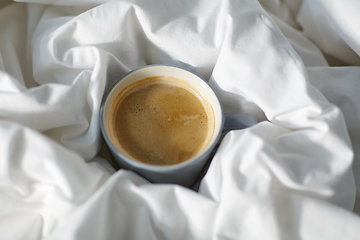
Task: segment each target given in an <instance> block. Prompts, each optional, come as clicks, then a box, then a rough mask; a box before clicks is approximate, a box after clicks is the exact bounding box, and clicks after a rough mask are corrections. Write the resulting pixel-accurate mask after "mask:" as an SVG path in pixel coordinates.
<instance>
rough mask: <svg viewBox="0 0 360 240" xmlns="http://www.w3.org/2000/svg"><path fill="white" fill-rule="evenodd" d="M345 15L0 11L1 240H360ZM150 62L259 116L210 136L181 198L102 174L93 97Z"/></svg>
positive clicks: (200, 9) (339, 8) (331, 4)
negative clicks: (209, 150) (206, 156)
mask: <svg viewBox="0 0 360 240" xmlns="http://www.w3.org/2000/svg"><path fill="white" fill-rule="evenodd" d="M46 4H48V5H46ZM3 5H5V3H3ZM359 12H360V2H359V1H357V0H326V1H325V0H282V1H280V0H261V1H260V2H258V1H256V0H238V1H233V0H212V1H206V0H197V1H194V0H182V1H165V0H164V1H161V0H137V1H136V0H118V1H106V0H91V1H87V0H18V2H15V3H11V4H9V5H6V6H2V8H1V9H0V239H219V240H220V239H267V240H270V239H316V240H318V239H327V240H328V239H334V240H338V239H359V237H360V218H359V215H358V214H359V213H360V209H359V208H360V198H358V199H357V198H356V195H357V194H358V196H359V195H360V94H359V93H360V68H359V67H358V66H359V65H360V64H359V63H360V58H359V54H360V33H359V31H358V25H359V24H360V15H359V14H358V13H359ZM154 63H164V64H170V65H174V66H179V67H183V68H186V69H188V70H191V71H193V72H195V73H196V74H198V75H200V76H201V77H203V78H204V79H206V80H207V81H209V83H210V85H211V86H212V87H213V88H214V89H215V91H216V92H217V94H218V96H219V98H220V100H221V102H222V104H223V108H224V110H225V112H239V113H247V114H251V115H253V116H255V117H257V118H258V120H259V121H260V122H259V124H257V125H255V126H253V127H251V128H249V129H244V130H239V131H233V132H230V133H228V134H227V135H226V136H225V138H224V139H223V141H222V143H221V145H220V147H219V149H218V151H217V153H216V154H215V156H214V158H213V160H212V162H211V164H210V166H209V169H208V171H207V173H206V175H205V177H204V178H203V179H202V181H201V182H199V184H200V186H196V187H194V189H187V188H184V187H180V186H177V185H171V184H162V185H161V184H151V183H149V182H148V181H146V180H145V179H143V178H141V177H139V176H137V175H136V174H134V173H132V172H130V171H126V170H118V171H116V170H117V168H116V165H115V164H114V162H113V160H112V157H111V155H110V154H109V151H108V148H107V146H106V145H105V144H104V142H103V141H102V137H101V134H100V129H99V116H98V115H99V107H100V104H101V100H102V97H103V95H104V94H106V91H107V90H108V88H109V87H110V86H111V85H112V84H113V83H114V82H115V81H116V80H117V79H118V78H119V77H121V76H122V75H123V74H125V73H127V72H128V71H129V70H132V69H134V68H137V67H141V66H144V65H147V64H154ZM354 206H355V207H354Z"/></svg>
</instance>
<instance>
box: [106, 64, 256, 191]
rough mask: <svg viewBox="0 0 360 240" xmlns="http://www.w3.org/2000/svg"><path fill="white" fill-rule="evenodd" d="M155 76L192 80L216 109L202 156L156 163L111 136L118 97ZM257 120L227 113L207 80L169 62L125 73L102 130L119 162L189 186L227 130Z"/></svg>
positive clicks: (153, 178)
mask: <svg viewBox="0 0 360 240" xmlns="http://www.w3.org/2000/svg"><path fill="white" fill-rule="evenodd" d="M155 76H171V77H175V78H178V79H181V80H183V81H186V82H188V83H190V85H191V86H193V88H194V90H195V92H199V93H201V95H202V96H203V97H205V98H206V99H207V100H208V102H209V103H210V104H211V106H212V108H213V112H214V116H215V128H214V133H213V136H212V138H211V140H210V142H209V144H208V145H207V147H206V148H205V150H203V151H202V153H201V154H200V155H197V156H195V157H193V158H191V159H189V160H187V161H184V162H182V163H179V164H174V165H162V166H156V165H150V164H146V163H142V162H139V161H136V160H133V159H131V158H130V157H128V156H127V155H125V154H123V153H122V152H121V151H120V150H119V149H117V148H116V147H115V145H114V144H113V142H112V140H111V138H110V133H109V126H108V116H109V111H110V109H111V105H112V103H113V101H114V100H115V98H116V96H117V95H118V94H119V93H120V92H121V90H123V89H124V88H125V87H127V86H129V85H130V84H132V83H135V82H137V81H139V80H142V79H145V78H149V77H155ZM255 123H257V120H256V119H255V118H253V117H251V116H249V115H244V114H224V113H223V111H222V107H221V104H220V101H219V99H218V97H217V96H216V94H215V92H214V91H213V90H212V89H211V87H210V86H209V85H208V84H207V82H206V81H204V80H203V79H201V78H200V77H198V76H197V75H195V74H194V73H191V72H189V71H187V70H184V69H181V68H178V67H172V66H166V65H149V66H145V67H142V68H139V69H136V70H133V71H131V72H129V73H128V74H126V75H125V76H123V77H122V78H121V79H119V80H118V81H117V82H116V83H115V84H114V86H113V87H112V88H111V90H110V92H109V94H108V95H107V96H106V97H105V98H104V100H103V103H102V106H101V110H100V126H101V131H102V133H103V136H104V139H105V141H106V143H107V144H108V146H109V148H110V151H111V152H112V154H113V156H114V159H115V161H116V162H117V163H118V164H119V166H120V167H122V168H125V169H129V170H132V171H134V172H136V173H138V174H139V175H141V176H143V177H145V178H146V179H148V180H149V181H150V182H153V183H176V184H180V185H183V186H186V187H191V186H192V184H193V183H194V182H195V180H196V179H197V177H198V175H199V173H200V172H201V170H202V169H203V167H204V165H205V163H206V161H207V159H208V158H209V155H210V153H211V152H212V150H213V149H214V147H215V145H216V144H217V143H218V141H219V139H220V136H221V133H222V132H223V131H229V130H231V129H241V128H245V127H249V126H251V125H253V124H255ZM224 124H225V126H224Z"/></svg>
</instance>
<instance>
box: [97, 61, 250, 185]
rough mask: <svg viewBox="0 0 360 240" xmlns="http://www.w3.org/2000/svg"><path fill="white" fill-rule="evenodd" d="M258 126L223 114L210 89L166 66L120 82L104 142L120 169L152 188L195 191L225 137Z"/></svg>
mask: <svg viewBox="0 0 360 240" xmlns="http://www.w3.org/2000/svg"><path fill="white" fill-rule="evenodd" d="M256 123H257V120H256V119H255V118H254V117H252V116H249V115H245V114H224V113H223V110H222V107H221V104H220V101H219V99H218V97H217V96H216V94H215V92H214V91H213V90H212V88H211V87H210V86H209V85H208V83H207V82H206V81H205V80H203V79H202V78H200V77H199V76H197V75H196V74H194V73H192V72H190V71H187V70H185V69H182V68H178V67H173V66H167V65H148V66H145V67H142V68H139V69H136V70H133V71H130V72H129V73H127V74H126V75H125V76H123V77H122V78H120V79H119V80H118V81H117V82H116V83H115V84H114V85H113V87H112V88H111V89H110V91H109V93H108V94H107V96H106V97H104V99H103V102H102V105H101V109H100V127H101V131H102V134H103V137H104V139H105V141H106V143H107V145H108V146H109V149H110V151H111V153H112V155H113V156H114V159H115V161H116V162H117V163H118V165H119V166H120V167H121V168H125V169H128V170H132V171H134V172H136V173H137V174H139V175H141V176H143V177H144V178H146V179H148V180H149V181H150V182H153V183H175V184H179V185H183V186H186V187H191V186H192V185H193V184H194V182H195V180H196V179H197V178H198V176H199V174H200V172H201V170H202V169H203V168H204V165H205V163H206V162H207V160H208V158H209V156H210V154H211V152H212V151H213V149H214V147H215V146H216V144H217V143H218V142H219V139H220V137H221V135H222V133H223V132H224V131H230V130H233V129H241V128H246V127H249V126H251V125H254V124H256Z"/></svg>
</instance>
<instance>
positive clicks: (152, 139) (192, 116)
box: [109, 76, 215, 165]
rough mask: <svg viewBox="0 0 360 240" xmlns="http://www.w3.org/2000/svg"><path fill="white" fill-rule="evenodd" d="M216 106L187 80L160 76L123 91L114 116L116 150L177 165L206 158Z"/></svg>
mask: <svg viewBox="0 0 360 240" xmlns="http://www.w3.org/2000/svg"><path fill="white" fill-rule="evenodd" d="M214 122H215V120H214V113H213V110H212V107H211V105H210V104H209V103H208V102H207V100H205V99H204V98H203V97H201V95H200V94H198V93H197V92H195V91H194V90H193V88H192V87H191V86H190V84H188V83H186V82H185V81H183V80H180V79H177V78H173V77H164V76H157V77H151V78H146V79H143V80H140V81H137V82H136V83H133V84H131V85H129V86H127V87H126V88H125V89H123V90H122V91H121V92H120V93H119V94H118V96H117V97H116V98H115V100H114V102H113V104H112V107H111V109H110V112H109V130H110V131H109V132H110V135H111V139H112V141H113V143H114V145H115V146H116V147H117V148H118V149H119V150H120V151H121V152H122V153H123V154H125V155H127V156H128V157H130V158H132V159H135V160H137V161H140V162H143V163H147V164H152V165H172V164H177V163H181V162H184V161H186V160H188V159H190V158H192V157H194V156H196V155H198V154H199V153H201V152H202V151H203V150H204V149H205V148H206V147H207V145H208V144H209V142H210V140H211V138H212V135H213V132H214Z"/></svg>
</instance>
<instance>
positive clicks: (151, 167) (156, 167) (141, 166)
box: [100, 64, 224, 172]
mask: <svg viewBox="0 0 360 240" xmlns="http://www.w3.org/2000/svg"><path fill="white" fill-rule="evenodd" d="M157 66H163V67H171V68H177V69H181V70H183V71H187V72H189V73H191V74H193V75H195V76H196V77H197V78H199V79H201V80H202V81H203V82H204V83H205V84H206V85H207V87H208V88H209V89H210V90H211V91H212V92H213V93H214V96H215V97H216V100H217V101H218V103H219V106H220V111H221V123H220V128H219V131H218V133H215V132H214V134H217V136H216V137H215V141H213V142H212V143H211V145H209V146H208V147H207V148H206V149H205V150H204V152H202V153H201V154H200V155H197V156H194V157H192V158H190V159H188V160H186V161H184V162H181V163H176V164H171V165H151V164H147V163H142V162H139V161H136V160H133V159H131V158H129V157H127V156H126V155H125V154H123V153H121V151H120V150H118V149H117V148H116V147H115V145H114V144H113V143H112V141H111V139H110V136H108V135H107V133H106V130H105V125H104V119H103V115H104V108H105V104H106V102H107V99H108V96H109V94H110V93H111V91H112V90H113V89H114V87H115V86H116V85H117V84H118V83H119V82H120V81H121V80H122V79H124V78H125V77H126V76H128V75H130V74H131V73H133V72H135V71H138V70H141V69H144V68H149V67H157ZM223 128H224V112H223V108H222V105H221V102H220V100H219V97H218V96H217V94H216V92H215V91H214V90H213V89H212V87H211V86H210V85H209V83H208V82H207V81H205V80H204V79H203V78H202V77H200V76H198V75H197V74H195V73H193V72H191V71H189V70H187V69H184V68H182V67H178V66H172V65H166V64H150V65H146V66H143V67H139V68H136V69H133V70H131V71H129V72H128V73H126V74H124V75H123V76H121V77H120V78H119V79H118V80H117V81H116V82H115V83H114V84H113V85H112V86H111V88H110V89H109V90H108V91H107V93H106V96H105V95H104V96H103V99H102V103H101V107H100V129H101V133H102V135H103V138H104V139H105V142H106V143H107V145H108V147H109V148H110V149H111V150H112V152H113V153H116V154H117V155H119V156H120V157H121V159H123V160H124V161H125V162H126V163H127V164H129V165H130V166H132V167H133V168H135V169H147V170H149V171H153V172H169V171H173V170H177V169H179V168H183V167H186V166H187V165H190V164H192V163H194V162H196V161H200V159H201V158H200V156H204V155H208V154H210V153H211V151H212V150H213V149H214V147H215V145H216V144H217V143H218V141H219V139H220V137H221V133H222V129H223Z"/></svg>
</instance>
